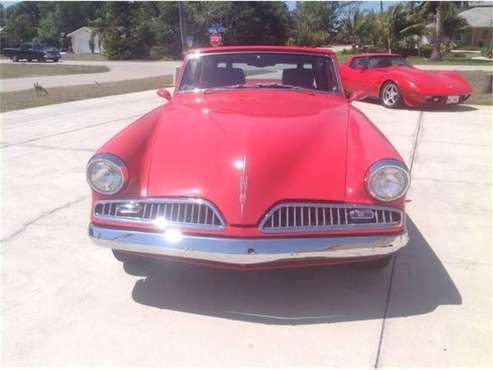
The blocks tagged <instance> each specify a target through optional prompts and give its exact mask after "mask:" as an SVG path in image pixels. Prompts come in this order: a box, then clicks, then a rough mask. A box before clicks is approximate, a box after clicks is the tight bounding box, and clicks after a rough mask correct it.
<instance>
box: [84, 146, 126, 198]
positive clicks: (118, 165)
mask: <svg viewBox="0 0 493 370" xmlns="http://www.w3.org/2000/svg"><path fill="white" fill-rule="evenodd" d="M98 164H103V165H105V166H107V167H108V168H110V169H111V170H113V171H115V172H116V173H117V174H118V176H119V178H120V181H119V183H118V184H117V185H116V186H114V187H113V188H112V189H110V190H105V189H102V188H101V187H98V186H97V184H95V183H94V182H93V181H92V180H91V173H90V171H91V170H92V169H94V167H95V166H96V165H98ZM86 179H87V183H88V184H89V186H90V187H91V189H92V190H94V191H95V192H96V193H98V194H102V195H114V194H116V193H118V192H119V191H120V190H121V189H122V188H123V186H124V185H125V184H126V183H127V180H128V171H127V166H126V165H125V163H124V162H123V161H122V160H121V159H120V158H118V157H117V156H116V155H114V154H110V153H99V154H96V155H94V156H93V157H92V158H91V159H90V160H89V162H87V167H86Z"/></svg>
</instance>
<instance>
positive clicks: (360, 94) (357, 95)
mask: <svg viewBox="0 0 493 370" xmlns="http://www.w3.org/2000/svg"><path fill="white" fill-rule="evenodd" d="M367 97H368V94H367V93H366V92H365V91H363V90H356V91H353V92H352V93H351V95H349V98H348V101H349V102H350V103H351V102H353V101H355V100H364V99H366V98H367Z"/></svg>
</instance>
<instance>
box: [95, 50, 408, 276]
mask: <svg viewBox="0 0 493 370" xmlns="http://www.w3.org/2000/svg"><path fill="white" fill-rule="evenodd" d="M158 94H159V95H161V96H162V97H164V98H166V99H167V100H169V103H167V104H164V105H162V106H160V107H158V108H157V109H155V110H153V111H151V112H150V113H148V114H146V115H145V116H143V117H141V118H140V119H138V120H137V121H136V122H134V123H133V124H131V125H130V126H128V127H127V128H125V129H124V130H123V131H122V132H120V133H119V134H118V135H116V136H115V137H114V138H112V139H111V140H110V141H108V142H107V143H106V144H105V145H103V147H101V148H100V149H99V150H98V151H97V153H96V154H95V155H94V156H93V157H92V158H91V159H90V161H89V163H88V166H87V179H88V182H89V184H90V186H91V188H92V190H93V192H92V195H93V196H92V212H91V223H90V225H89V235H90V237H91V238H92V239H93V240H94V241H95V242H96V243H97V244H100V245H103V246H107V247H110V248H112V249H113V253H114V255H115V257H116V258H117V259H118V260H120V261H123V262H125V263H141V262H145V261H149V260H150V259H151V258H155V257H163V258H168V259H174V260H180V261H187V262H191V263H199V264H207V265H213V266H217V267H225V268H240V269H248V268H250V269H265V268H278V267H293V266H312V265H320V264H333V263H348V262H360V263H361V264H363V265H367V266H373V267H382V266H385V265H386V264H387V263H388V262H389V261H390V259H391V256H392V254H393V253H394V252H396V251H397V250H399V249H400V248H401V247H403V246H405V245H406V244H407V241H408V235H407V231H406V219H405V217H406V216H405V212H404V202H405V194H406V191H407V189H408V187H409V181H410V180H409V175H408V170H407V168H406V165H405V164H404V162H403V160H402V158H401V157H400V156H399V154H398V153H397V151H396V150H395V149H394V148H393V147H392V145H391V144H390V143H389V142H388V141H387V139H386V138H385V137H384V136H383V135H382V134H381V133H380V131H379V130H378V129H377V128H376V127H375V126H374V125H373V124H372V123H371V122H370V121H369V120H368V118H366V117H365V116H364V115H363V114H362V113H361V112H360V111H359V110H357V109H356V108H354V107H352V106H351V104H350V101H351V100H353V99H356V98H358V97H361V96H363V94H361V93H355V94H353V95H352V96H351V97H350V98H349V99H348V98H346V96H345V95H344V92H343V89H342V86H341V83H340V79H339V74H338V68H337V62H336V58H335V55H334V53H333V52H332V51H330V50H322V49H316V48H300V47H281V46H250V47H248V46H241V47H240V46H238V47H220V48H209V49H200V50H193V51H190V52H189V53H188V54H187V55H186V57H185V60H184V63H183V66H182V68H181V73H180V75H179V76H178V80H177V86H176V88H175V91H174V95H173V97H171V95H170V94H169V93H168V92H167V91H166V90H164V89H161V90H159V91H158Z"/></svg>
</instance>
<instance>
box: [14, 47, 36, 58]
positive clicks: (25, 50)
mask: <svg viewBox="0 0 493 370" xmlns="http://www.w3.org/2000/svg"><path fill="white" fill-rule="evenodd" d="M31 47H32V45H31V44H29V43H24V44H21V46H20V47H19V52H18V55H17V57H18V58H19V59H28V58H29V53H30V51H29V50H30V49H31Z"/></svg>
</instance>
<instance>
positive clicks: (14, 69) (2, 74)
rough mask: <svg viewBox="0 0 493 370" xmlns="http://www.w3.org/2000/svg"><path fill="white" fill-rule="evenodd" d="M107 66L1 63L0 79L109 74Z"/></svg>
mask: <svg viewBox="0 0 493 370" xmlns="http://www.w3.org/2000/svg"><path fill="white" fill-rule="evenodd" d="M109 70H110V69H109V68H108V67H106V66H100V65H97V66H84V65H64V64H55V63H54V64H31V63H0V79H7V78H20V77H38V76H56V75H73V74H85V73H101V72H108V71H109Z"/></svg>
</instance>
